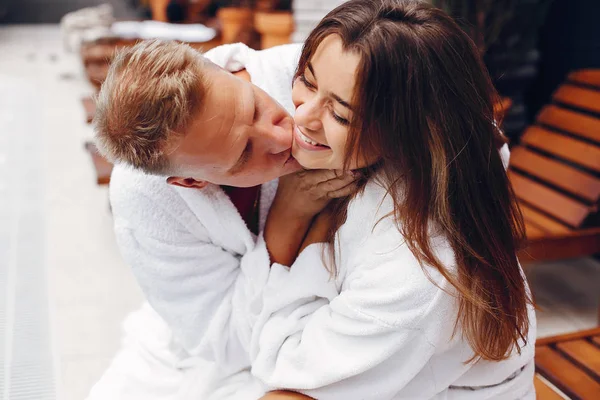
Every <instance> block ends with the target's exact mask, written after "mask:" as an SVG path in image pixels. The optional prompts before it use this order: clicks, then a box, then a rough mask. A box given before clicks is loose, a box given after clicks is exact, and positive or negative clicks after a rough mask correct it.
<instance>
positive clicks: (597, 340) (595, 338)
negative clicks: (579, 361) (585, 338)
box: [591, 335, 600, 346]
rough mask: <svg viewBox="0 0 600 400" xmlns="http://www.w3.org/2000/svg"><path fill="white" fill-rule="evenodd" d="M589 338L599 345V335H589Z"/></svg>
mask: <svg viewBox="0 0 600 400" xmlns="http://www.w3.org/2000/svg"><path fill="white" fill-rule="evenodd" d="M591 340H592V342H594V343H596V345H597V346H600V335H598V336H593V337H591Z"/></svg>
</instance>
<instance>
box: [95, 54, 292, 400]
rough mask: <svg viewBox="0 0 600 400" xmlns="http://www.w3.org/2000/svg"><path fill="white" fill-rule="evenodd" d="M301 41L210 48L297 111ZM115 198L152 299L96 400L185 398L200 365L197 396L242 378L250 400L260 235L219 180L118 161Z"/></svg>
mask: <svg viewBox="0 0 600 400" xmlns="http://www.w3.org/2000/svg"><path fill="white" fill-rule="evenodd" d="M300 50H301V45H298V44H295V45H287V46H279V47H277V48H273V49H268V50H264V51H254V50H252V49H249V48H248V47H246V46H244V45H242V44H234V45H226V46H220V47H218V48H216V49H213V50H211V51H209V52H207V53H206V54H205V56H206V57H207V58H209V59H210V60H212V61H213V62H214V63H215V64H217V65H219V66H221V67H223V68H225V69H227V70H230V71H238V70H240V69H243V68H246V70H247V71H248V73H249V74H250V77H251V80H252V83H253V84H255V85H257V86H258V87H260V88H261V89H263V90H264V91H265V92H266V93H267V94H269V95H270V96H271V97H273V98H274V99H275V100H277V101H278V102H279V103H281V104H282V105H283V106H284V107H285V108H286V110H287V111H288V112H290V113H291V114H293V111H294V106H293V103H292V99H291V88H292V80H293V75H294V72H295V69H296V67H297V65H298V57H299V54H300ZM276 187H277V182H270V183H267V184H265V185H263V187H262V191H261V198H260V216H259V217H260V218H259V220H260V221H259V225H260V229H261V231H262V228H263V227H264V223H265V220H266V215H267V212H268V210H269V208H270V205H271V202H272V200H273V198H274V195H275V192H276ZM110 199H111V204H112V210H113V216H114V225H115V233H116V237H117V241H118V243H119V247H120V249H121V253H122V255H123V257H124V259H125V260H126V261H127V263H128V264H129V265H130V266H131V267H132V270H133V272H134V275H135V277H136V279H137V281H138V283H139V284H140V286H141V287H142V290H143V292H144V294H145V296H146V298H147V300H148V302H149V304H150V305H146V306H144V308H143V309H142V310H140V311H138V312H136V313H133V314H132V315H131V316H129V317H128V318H127V319H126V321H125V323H124V328H125V333H126V334H125V338H124V341H123V346H122V349H121V351H120V352H119V353H118V354H117V356H116V357H115V359H114V361H113V362H112V364H111V366H110V367H109V369H108V370H107V371H106V373H105V374H104V376H103V377H102V379H101V380H100V381H99V382H98V383H97V384H96V385H95V387H94V388H93V389H92V392H91V393H90V396H89V400H100V399H103V400H137V399H139V400H152V399H182V398H186V397H185V391H186V385H185V384H183V383H182V379H183V378H184V376H185V375H186V374H187V373H188V372H189V371H190V370H192V369H193V370H195V371H196V372H198V371H200V370H201V371H202V372H201V375H202V376H201V377H200V378H199V379H200V383H201V385H198V384H194V385H192V386H193V390H194V393H195V397H194V398H195V400H200V399H202V400H204V399H208V398H209V394H212V397H210V398H211V399H220V398H232V399H234V398H235V399H243V398H246V397H242V394H241V393H240V394H239V395H234V394H233V393H235V392H236V387H243V388H244V389H243V390H242V392H243V393H244V394H245V395H246V396H247V398H248V399H253V398H254V399H255V398H257V397H258V394H253V393H259V394H260V393H263V392H264V389H263V388H262V387H261V385H260V384H259V383H258V381H256V380H255V379H249V377H250V374H249V366H250V359H249V354H248V350H247V348H248V347H249V337H250V331H249V329H250V328H249V327H250V322H249V321H248V320H247V318H248V315H249V314H248V312H246V309H247V308H248V301H249V300H251V299H253V297H255V296H258V295H259V294H260V292H261V289H262V286H264V284H265V283H266V277H267V275H268V274H269V272H270V268H269V256H268V253H267V251H266V246H265V245H264V242H263V240H262V238H261V237H259V238H256V237H255V236H254V235H253V234H252V233H251V232H250V231H249V230H248V228H247V226H246V224H245V223H244V221H243V219H242V218H241V216H240V215H239V213H238V211H237V209H236V208H235V206H234V205H233V204H232V203H231V201H230V199H229V197H228V196H227V195H226V194H225V193H224V192H223V190H222V189H221V188H220V187H218V186H215V185H209V186H208V187H206V188H204V189H202V190H197V189H187V188H180V187H176V186H172V185H168V184H167V183H166V181H165V178H164V177H158V176H151V175H146V174H143V173H141V172H138V171H134V170H131V169H129V168H127V167H124V166H116V167H115V170H114V172H113V174H112V178H111V185H110ZM222 379H227V382H228V384H224V383H223V382H222V381H221V380H222ZM217 382H218V383H217ZM195 383H196V382H195ZM248 383H249V386H248V385H247V384H248ZM217 387H218V388H219V389H218V390H217Z"/></svg>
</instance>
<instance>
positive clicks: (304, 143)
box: [294, 126, 330, 150]
mask: <svg viewBox="0 0 600 400" xmlns="http://www.w3.org/2000/svg"><path fill="white" fill-rule="evenodd" d="M294 131H295V133H296V140H297V141H298V142H299V143H298V144H299V145H301V147H304V148H307V149H309V150H327V149H330V147H329V146H327V145H324V144H322V143H319V142H317V141H315V140H313V139H311V138H309V137H308V136H306V135H305V134H304V133H302V131H301V130H300V128H298V127H297V126H296V127H295V129H294Z"/></svg>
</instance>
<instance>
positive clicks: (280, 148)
mask: <svg viewBox="0 0 600 400" xmlns="http://www.w3.org/2000/svg"><path fill="white" fill-rule="evenodd" d="M262 122H263V123H261V124H260V125H259V126H258V136H259V137H260V141H261V142H262V143H263V145H264V148H265V150H266V152H268V153H270V154H279V153H282V152H284V151H287V150H289V149H290V147H292V130H293V128H294V126H293V123H292V119H291V118H283V119H281V120H279V121H271V120H269V121H262Z"/></svg>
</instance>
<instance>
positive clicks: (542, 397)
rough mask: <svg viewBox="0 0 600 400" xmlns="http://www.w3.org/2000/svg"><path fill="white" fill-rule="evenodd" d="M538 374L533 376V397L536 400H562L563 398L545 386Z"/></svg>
mask: <svg viewBox="0 0 600 400" xmlns="http://www.w3.org/2000/svg"><path fill="white" fill-rule="evenodd" d="M540 376H541V375H540V374H535V378H534V380H533V384H534V385H535V395H536V396H535V397H536V399H537V400H563V397H562V396H561V395H560V394H558V393H556V392H555V391H554V389H552V388H551V387H550V386H548V385H546V382H544V381H543V380H542V379H540Z"/></svg>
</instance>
